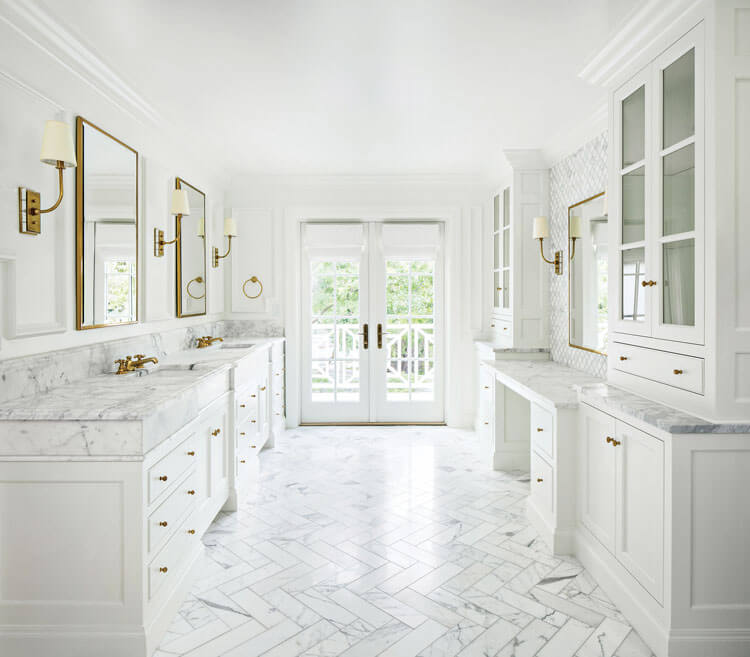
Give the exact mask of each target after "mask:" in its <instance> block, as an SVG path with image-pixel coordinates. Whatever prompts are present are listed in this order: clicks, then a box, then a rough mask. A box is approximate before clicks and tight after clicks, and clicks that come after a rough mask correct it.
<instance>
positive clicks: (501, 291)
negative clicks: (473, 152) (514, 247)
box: [492, 187, 511, 314]
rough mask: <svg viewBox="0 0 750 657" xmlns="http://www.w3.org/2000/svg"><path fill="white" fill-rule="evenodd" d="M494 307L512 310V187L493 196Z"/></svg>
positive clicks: (496, 310)
mask: <svg viewBox="0 0 750 657" xmlns="http://www.w3.org/2000/svg"><path fill="white" fill-rule="evenodd" d="M492 222H493V223H492V249H493V250H492V275H493V281H492V282H493V286H492V295H493V304H492V305H493V307H494V308H495V312H496V313H500V314H507V313H509V312H510V253H511V248H510V187H506V188H505V189H503V191H502V192H499V193H497V194H495V195H494V196H493V197H492Z"/></svg>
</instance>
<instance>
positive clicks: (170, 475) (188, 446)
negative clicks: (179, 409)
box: [148, 431, 198, 504]
mask: <svg viewBox="0 0 750 657" xmlns="http://www.w3.org/2000/svg"><path fill="white" fill-rule="evenodd" d="M197 447H198V435H197V433H196V432H195V431H193V432H192V433H191V434H190V435H189V436H188V437H187V438H186V439H185V440H184V441H182V442H181V443H180V444H179V445H178V446H177V447H176V448H175V449H173V450H172V451H171V452H169V454H167V455H166V456H165V457H163V458H162V459H160V460H159V461H158V462H157V463H156V464H155V465H152V466H151V467H150V468H149V470H148V503H149V504H151V503H152V502H153V501H154V500H155V499H157V498H158V497H159V495H161V494H162V493H163V492H164V491H165V490H167V488H169V487H170V486H171V485H172V483H173V482H174V481H175V480H176V479H178V478H179V477H180V475H181V474H182V473H184V472H185V471H186V470H187V469H188V468H189V467H190V466H191V465H193V464H194V463H195V462H196V455H197V453H198V449H197Z"/></svg>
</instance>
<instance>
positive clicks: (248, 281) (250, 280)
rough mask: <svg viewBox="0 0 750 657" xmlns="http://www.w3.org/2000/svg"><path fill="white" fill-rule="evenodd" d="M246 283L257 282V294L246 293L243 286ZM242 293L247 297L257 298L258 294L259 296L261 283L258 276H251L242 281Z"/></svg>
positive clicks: (261, 291)
mask: <svg viewBox="0 0 750 657" xmlns="http://www.w3.org/2000/svg"><path fill="white" fill-rule="evenodd" d="M248 283H257V284H258V285H260V290H258V294H255V295H253V296H250V295H249V294H248V293H247V292H246V291H245V286H246V285H247V284H248ZM242 294H244V295H245V296H246V297H247V298H248V299H257V298H258V297H259V296H260V295H261V294H263V283H261V282H260V279H259V278H258V277H257V276H251V277H250V278H248V279H247V280H246V281H245V282H244V283H243V284H242Z"/></svg>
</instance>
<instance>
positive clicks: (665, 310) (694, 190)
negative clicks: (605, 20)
mask: <svg viewBox="0 0 750 657" xmlns="http://www.w3.org/2000/svg"><path fill="white" fill-rule="evenodd" d="M702 64H703V60H702V51H700V50H699V49H698V47H697V45H696V42H695V34H693V33H691V34H689V35H688V36H687V37H685V38H684V39H682V40H681V41H679V42H678V43H677V44H675V46H673V47H672V48H670V49H669V50H668V51H666V52H665V53H664V54H663V55H662V56H661V57H660V58H659V60H657V66H656V70H655V72H654V88H655V89H656V90H657V93H656V99H657V102H656V107H657V112H656V121H657V125H658V132H657V144H656V151H657V153H656V157H655V160H656V162H657V174H658V181H657V195H656V196H657V198H655V199H654V201H655V205H656V213H655V216H656V217H657V218H658V221H657V222H656V224H655V226H654V233H655V235H654V262H655V263H656V268H655V272H654V273H655V276H654V278H656V280H657V285H656V291H657V294H656V295H655V296H656V298H655V302H656V304H657V305H656V310H657V312H658V315H657V322H656V324H655V326H654V336H655V337H659V338H665V339H670V340H680V341H684V342H695V343H702V342H703V170H702V162H703V106H702V103H699V102H697V100H698V99H702V98H703V88H702V85H703V78H702V69H703V66H702Z"/></svg>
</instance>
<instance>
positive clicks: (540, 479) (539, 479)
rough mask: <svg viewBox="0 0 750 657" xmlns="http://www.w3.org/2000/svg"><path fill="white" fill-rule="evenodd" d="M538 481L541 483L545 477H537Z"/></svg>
mask: <svg viewBox="0 0 750 657" xmlns="http://www.w3.org/2000/svg"><path fill="white" fill-rule="evenodd" d="M536 481H537V483H538V484H541V483H542V482H543V481H544V479H542V478H541V477H537V478H536Z"/></svg>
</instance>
